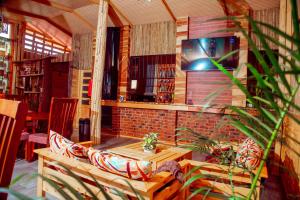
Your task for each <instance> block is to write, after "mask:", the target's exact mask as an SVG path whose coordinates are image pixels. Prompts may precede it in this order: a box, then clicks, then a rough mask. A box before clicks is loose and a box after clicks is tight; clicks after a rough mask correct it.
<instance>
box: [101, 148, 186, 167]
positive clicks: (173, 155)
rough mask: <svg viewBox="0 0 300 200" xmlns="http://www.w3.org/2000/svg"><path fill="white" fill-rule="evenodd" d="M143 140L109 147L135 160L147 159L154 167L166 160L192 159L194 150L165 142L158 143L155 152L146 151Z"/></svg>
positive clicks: (118, 153) (115, 152)
mask: <svg viewBox="0 0 300 200" xmlns="http://www.w3.org/2000/svg"><path fill="white" fill-rule="evenodd" d="M142 144H143V143H142V142H138V143H133V144H129V145H126V146H121V147H116V148H112V149H108V150H107V151H108V152H110V153H114V154H117V155H121V156H124V157H128V158H131V159H135V160H145V161H151V162H153V166H152V167H153V169H157V167H159V166H160V165H161V164H162V163H164V162H165V161H170V160H175V161H181V160H184V159H192V151H191V150H187V149H182V148H178V147H173V146H169V145H164V144H158V145H157V151H156V153H155V154H152V153H145V152H144V150H143V148H142Z"/></svg>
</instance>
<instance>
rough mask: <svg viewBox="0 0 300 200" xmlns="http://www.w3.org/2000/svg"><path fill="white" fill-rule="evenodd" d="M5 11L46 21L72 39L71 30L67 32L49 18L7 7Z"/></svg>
mask: <svg viewBox="0 0 300 200" xmlns="http://www.w3.org/2000/svg"><path fill="white" fill-rule="evenodd" d="M5 9H6V11H7V12H11V13H15V14H18V15H23V16H27V17H32V18H36V19H42V20H45V21H47V22H48V23H49V24H51V25H52V26H54V27H56V28H57V29H59V30H61V31H62V32H63V33H65V34H67V35H68V36H70V37H72V33H71V32H70V31H69V30H67V29H65V28H64V27H62V26H60V25H59V24H57V23H55V22H54V21H52V20H51V19H50V18H49V17H46V16H42V15H38V14H34V13H30V12H27V11H23V10H18V9H15V8H11V7H7V6H5Z"/></svg>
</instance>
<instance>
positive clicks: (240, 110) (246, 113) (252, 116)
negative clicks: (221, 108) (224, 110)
mask: <svg viewBox="0 0 300 200" xmlns="http://www.w3.org/2000/svg"><path fill="white" fill-rule="evenodd" d="M230 109H232V110H233V111H234V112H236V113H238V114H239V115H240V116H245V117H246V119H247V118H248V119H252V120H254V121H255V122H257V123H258V124H259V125H260V126H261V127H262V128H264V129H265V130H266V131H267V132H268V133H270V134H271V133H272V132H273V130H272V128H271V127H269V126H268V125H267V124H265V123H264V122H263V121H261V120H260V119H259V118H257V117H255V116H254V115H252V114H250V113H248V112H246V111H244V110H242V109H240V108H237V107H234V106H231V107H230Z"/></svg>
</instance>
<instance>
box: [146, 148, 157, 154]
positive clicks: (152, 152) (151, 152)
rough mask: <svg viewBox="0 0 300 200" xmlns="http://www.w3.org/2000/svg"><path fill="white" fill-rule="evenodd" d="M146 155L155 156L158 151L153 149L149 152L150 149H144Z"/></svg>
mask: <svg viewBox="0 0 300 200" xmlns="http://www.w3.org/2000/svg"><path fill="white" fill-rule="evenodd" d="M144 152H145V153H149V154H155V153H156V149H152V150H148V149H144Z"/></svg>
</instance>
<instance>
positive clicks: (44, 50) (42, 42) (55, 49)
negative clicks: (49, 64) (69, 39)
mask: <svg viewBox="0 0 300 200" xmlns="http://www.w3.org/2000/svg"><path fill="white" fill-rule="evenodd" d="M24 47H25V50H26V51H29V52H31V53H36V54H42V55H45V56H48V55H49V56H52V55H64V54H68V53H70V50H69V49H68V48H67V47H66V46H64V45H63V44H59V43H57V42H55V41H53V40H52V39H51V38H49V37H47V36H46V35H43V34H42V33H39V32H37V31H34V30H31V29H28V28H27V29H26V31H25V43H24Z"/></svg>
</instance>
